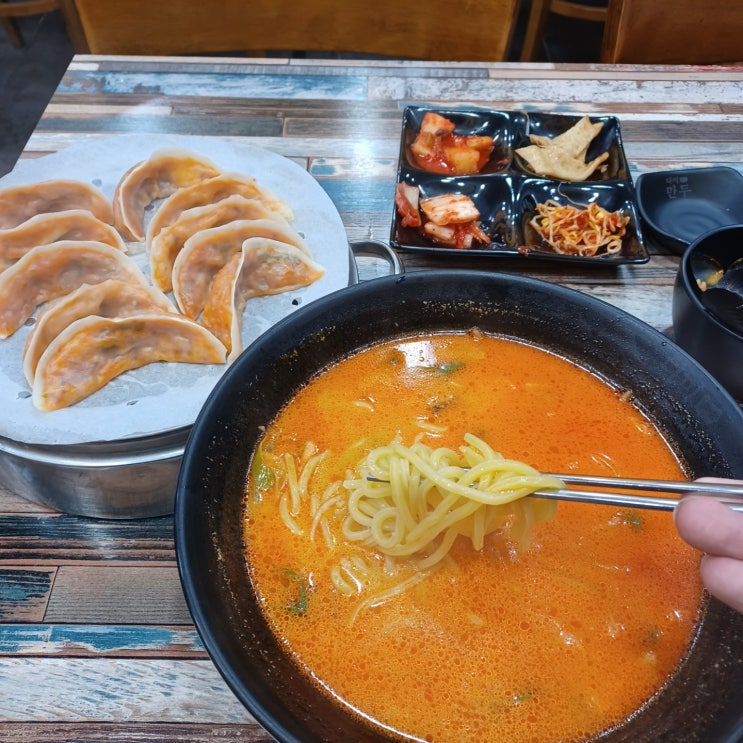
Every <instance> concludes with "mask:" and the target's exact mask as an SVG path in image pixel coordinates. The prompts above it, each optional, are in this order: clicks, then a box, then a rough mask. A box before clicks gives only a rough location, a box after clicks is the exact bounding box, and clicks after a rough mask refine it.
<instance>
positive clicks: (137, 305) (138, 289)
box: [23, 279, 178, 385]
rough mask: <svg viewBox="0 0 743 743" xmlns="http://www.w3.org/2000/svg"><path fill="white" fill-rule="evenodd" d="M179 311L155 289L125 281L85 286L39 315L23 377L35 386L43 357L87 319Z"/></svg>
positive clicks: (27, 349) (29, 341) (26, 352)
mask: <svg viewBox="0 0 743 743" xmlns="http://www.w3.org/2000/svg"><path fill="white" fill-rule="evenodd" d="M177 311H178V310H177V309H176V307H175V305H174V304H173V303H172V302H171V301H170V300H169V299H168V297H167V296H166V295H165V294H163V292H161V291H160V290H159V289H156V288H155V287H153V286H147V285H146V284H135V283H132V282H131V281H122V280H121V279H107V280H106V281H102V282H101V283H100V284H83V285H82V286H81V287H79V288H78V289H75V291H73V292H71V293H70V294H67V295H66V296H63V297H59V298H58V299H55V300H54V301H53V302H51V303H50V304H49V305H48V306H47V307H45V308H44V309H43V310H42V311H41V312H40V313H39V316H38V317H37V318H36V322H35V323H34V326H33V328H32V329H31V333H30V334H29V336H28V338H27V339H26V345H25V348H24V350H23V373H24V374H25V376H26V379H27V380H28V383H29V384H31V385H33V382H34V375H35V373H36V366H37V364H38V362H39V359H40V358H41V354H42V353H44V350H45V349H46V348H47V346H48V345H49V344H50V343H51V342H52V341H53V340H54V339H55V338H56V337H57V336H58V335H59V334H60V333H61V332H62V331H63V330H64V329H65V328H67V327H68V326H69V325H71V324H72V323H73V322H75V321H76V320H80V319H81V318H83V317H88V316H90V315H97V316H98V317H111V318H112V317H130V316H131V315H141V314H143V313H156V312H171V313H177Z"/></svg>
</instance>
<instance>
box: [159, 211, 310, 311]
mask: <svg viewBox="0 0 743 743" xmlns="http://www.w3.org/2000/svg"><path fill="white" fill-rule="evenodd" d="M251 237H266V238H271V239H272V240H277V241H281V242H284V243H289V244H291V245H293V246H294V247H295V248H296V249H297V250H299V251H300V252H302V253H304V254H305V255H307V256H309V255H310V251H309V248H308V247H307V244H306V243H305V241H304V240H303V239H302V237H301V236H300V235H299V233H298V232H296V230H294V229H292V228H291V227H290V226H289V224H288V223H287V222H283V221H282V222H277V221H275V220H271V219H252V220H239V221H236V222H230V223H229V224H226V225H223V226H222V227H213V228H212V229H209V230H203V231H202V232H198V233H196V234H195V235H193V236H192V237H189V238H188V240H186V244H185V245H184V246H183V249H182V250H181V251H180V253H178V257H177V258H176V259H175V263H174V265H173V294H174V296H175V301H176V302H177V303H178V306H179V307H180V309H181V312H183V314H184V315H186V316H187V317H190V318H193V319H194V320H195V319H196V318H198V316H199V313H200V312H201V310H202V309H203V308H204V304H205V303H206V300H207V297H208V296H209V289H210V287H211V284H212V281H213V280H214V277H215V276H216V274H217V272H218V271H219V270H220V269H221V268H222V266H224V264H225V263H226V262H227V261H228V260H229V258H230V257H231V256H232V255H234V254H235V253H239V252H240V250H241V248H242V245H243V243H244V241H245V240H247V239H248V238H251Z"/></svg>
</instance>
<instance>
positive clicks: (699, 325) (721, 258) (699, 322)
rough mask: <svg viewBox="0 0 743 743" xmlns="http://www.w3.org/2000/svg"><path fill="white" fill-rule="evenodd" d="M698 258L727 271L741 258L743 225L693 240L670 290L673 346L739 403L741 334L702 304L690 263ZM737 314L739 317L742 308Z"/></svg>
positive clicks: (742, 378)
mask: <svg viewBox="0 0 743 743" xmlns="http://www.w3.org/2000/svg"><path fill="white" fill-rule="evenodd" d="M698 256H709V257H710V258H713V259H715V260H716V261H717V262H718V263H719V264H720V266H721V267H722V269H723V270H727V269H728V268H729V266H730V265H731V264H732V263H733V262H734V261H736V260H738V259H741V258H743V224H740V225H732V226H729V227H721V228H720V229H716V230H712V231H710V232H707V233H706V234H705V235H703V236H702V237H700V238H699V239H697V240H695V241H694V242H693V243H692V244H691V245H690V246H689V248H688V249H687V250H686V252H685V253H684V256H683V258H682V259H681V264H680V266H679V270H678V273H677V275H676V283H675V285H674V288H673V334H674V339H675V341H676V343H677V344H678V345H679V346H681V348H683V349H684V350H685V351H686V352H687V353H689V354H690V355H691V356H693V357H694V358H695V359H696V360H697V361H698V362H699V363H700V364H702V366H704V367H705V368H706V369H707V371H709V372H710V373H711V374H712V375H713V376H714V377H715V378H716V379H717V380H718V381H719V382H720V384H721V385H722V386H723V387H725V389H727V391H728V392H729V393H730V394H731V395H732V396H733V397H734V398H735V399H736V400H738V401H739V402H741V401H743V373H742V372H741V366H742V365H743V333H741V332H736V330H734V329H732V328H731V327H730V326H729V325H727V324H726V323H725V322H724V321H723V320H722V319H721V316H720V315H719V314H718V315H716V314H715V313H714V312H713V310H712V309H710V307H709V306H708V305H709V301H707V302H705V298H704V296H703V292H702V290H701V289H700V288H699V286H698V285H697V281H696V278H695V276H694V274H693V273H692V262H693V261H694V260H695V258H696V257H698ZM738 270H743V269H738ZM707 291H710V290H707ZM741 304H743V294H741ZM740 312H741V313H743V307H741V309H740Z"/></svg>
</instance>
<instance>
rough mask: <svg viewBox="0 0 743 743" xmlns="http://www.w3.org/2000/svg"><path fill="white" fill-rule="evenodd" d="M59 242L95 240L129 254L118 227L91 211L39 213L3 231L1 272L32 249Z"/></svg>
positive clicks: (0, 240) (0, 237)
mask: <svg viewBox="0 0 743 743" xmlns="http://www.w3.org/2000/svg"><path fill="white" fill-rule="evenodd" d="M58 240H94V241H97V242H102V243H105V244H106V245H111V246H113V247H114V248H118V249H119V250H123V251H126V243H125V242H124V241H123V239H122V238H121V235H120V234H119V233H118V232H117V231H116V228H115V227H113V226H112V225H110V224H106V222H102V221H101V220H100V219H98V218H97V217H96V216H94V215H93V214H92V213H91V212H89V211H85V210H83V209H70V210H68V211H64V212H51V213H45V214H37V215H36V216H35V217H31V218H30V219H27V220H26V221H25V222H23V223H22V224H20V225H18V227H12V228H11V229H8V230H0V271H4V270H5V269H6V268H8V266H12V265H13V264H14V263H15V262H16V261H17V260H18V259H19V258H22V257H23V256H24V255H25V254H26V253H27V252H28V251H29V250H30V249H31V248H35V247H37V246H38V245H49V244H50V243H53V242H57V241H58Z"/></svg>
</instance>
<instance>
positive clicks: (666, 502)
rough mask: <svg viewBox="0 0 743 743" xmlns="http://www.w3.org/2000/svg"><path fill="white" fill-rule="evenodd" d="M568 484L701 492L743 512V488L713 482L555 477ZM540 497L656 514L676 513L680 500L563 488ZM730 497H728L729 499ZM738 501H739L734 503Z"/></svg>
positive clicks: (580, 476)
mask: <svg viewBox="0 0 743 743" xmlns="http://www.w3.org/2000/svg"><path fill="white" fill-rule="evenodd" d="M552 477H557V478H559V479H560V480H562V481H563V482H564V483H565V484H567V485H587V486H589V487H595V488H618V489H621V490H643V491H647V492H656V493H697V494H699V495H707V496H710V497H714V498H716V499H717V500H719V501H720V502H722V503H724V504H725V505H726V506H728V507H729V508H731V509H732V510H733V511H740V512H743V485H740V484H734V483H732V482H731V483H730V484H727V483H712V482H675V481H671V480H637V479H625V478H622V477H589V476H585V475H552ZM532 495H534V496H535V497H538V498H548V499H551V500H565V501H576V502H579V503H596V504H600V505H607V506H625V507H627V508H648V509H652V510H656V511H673V509H674V508H675V507H676V506H677V505H678V503H679V501H680V498H666V497H659V496H654V495H630V494H625V493H616V492H609V491H603V490H580V489H572V488H563V489H561V490H538V491H537V492H535V493H533V494H532ZM726 496H727V497H726ZM733 498H738V500H733Z"/></svg>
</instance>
